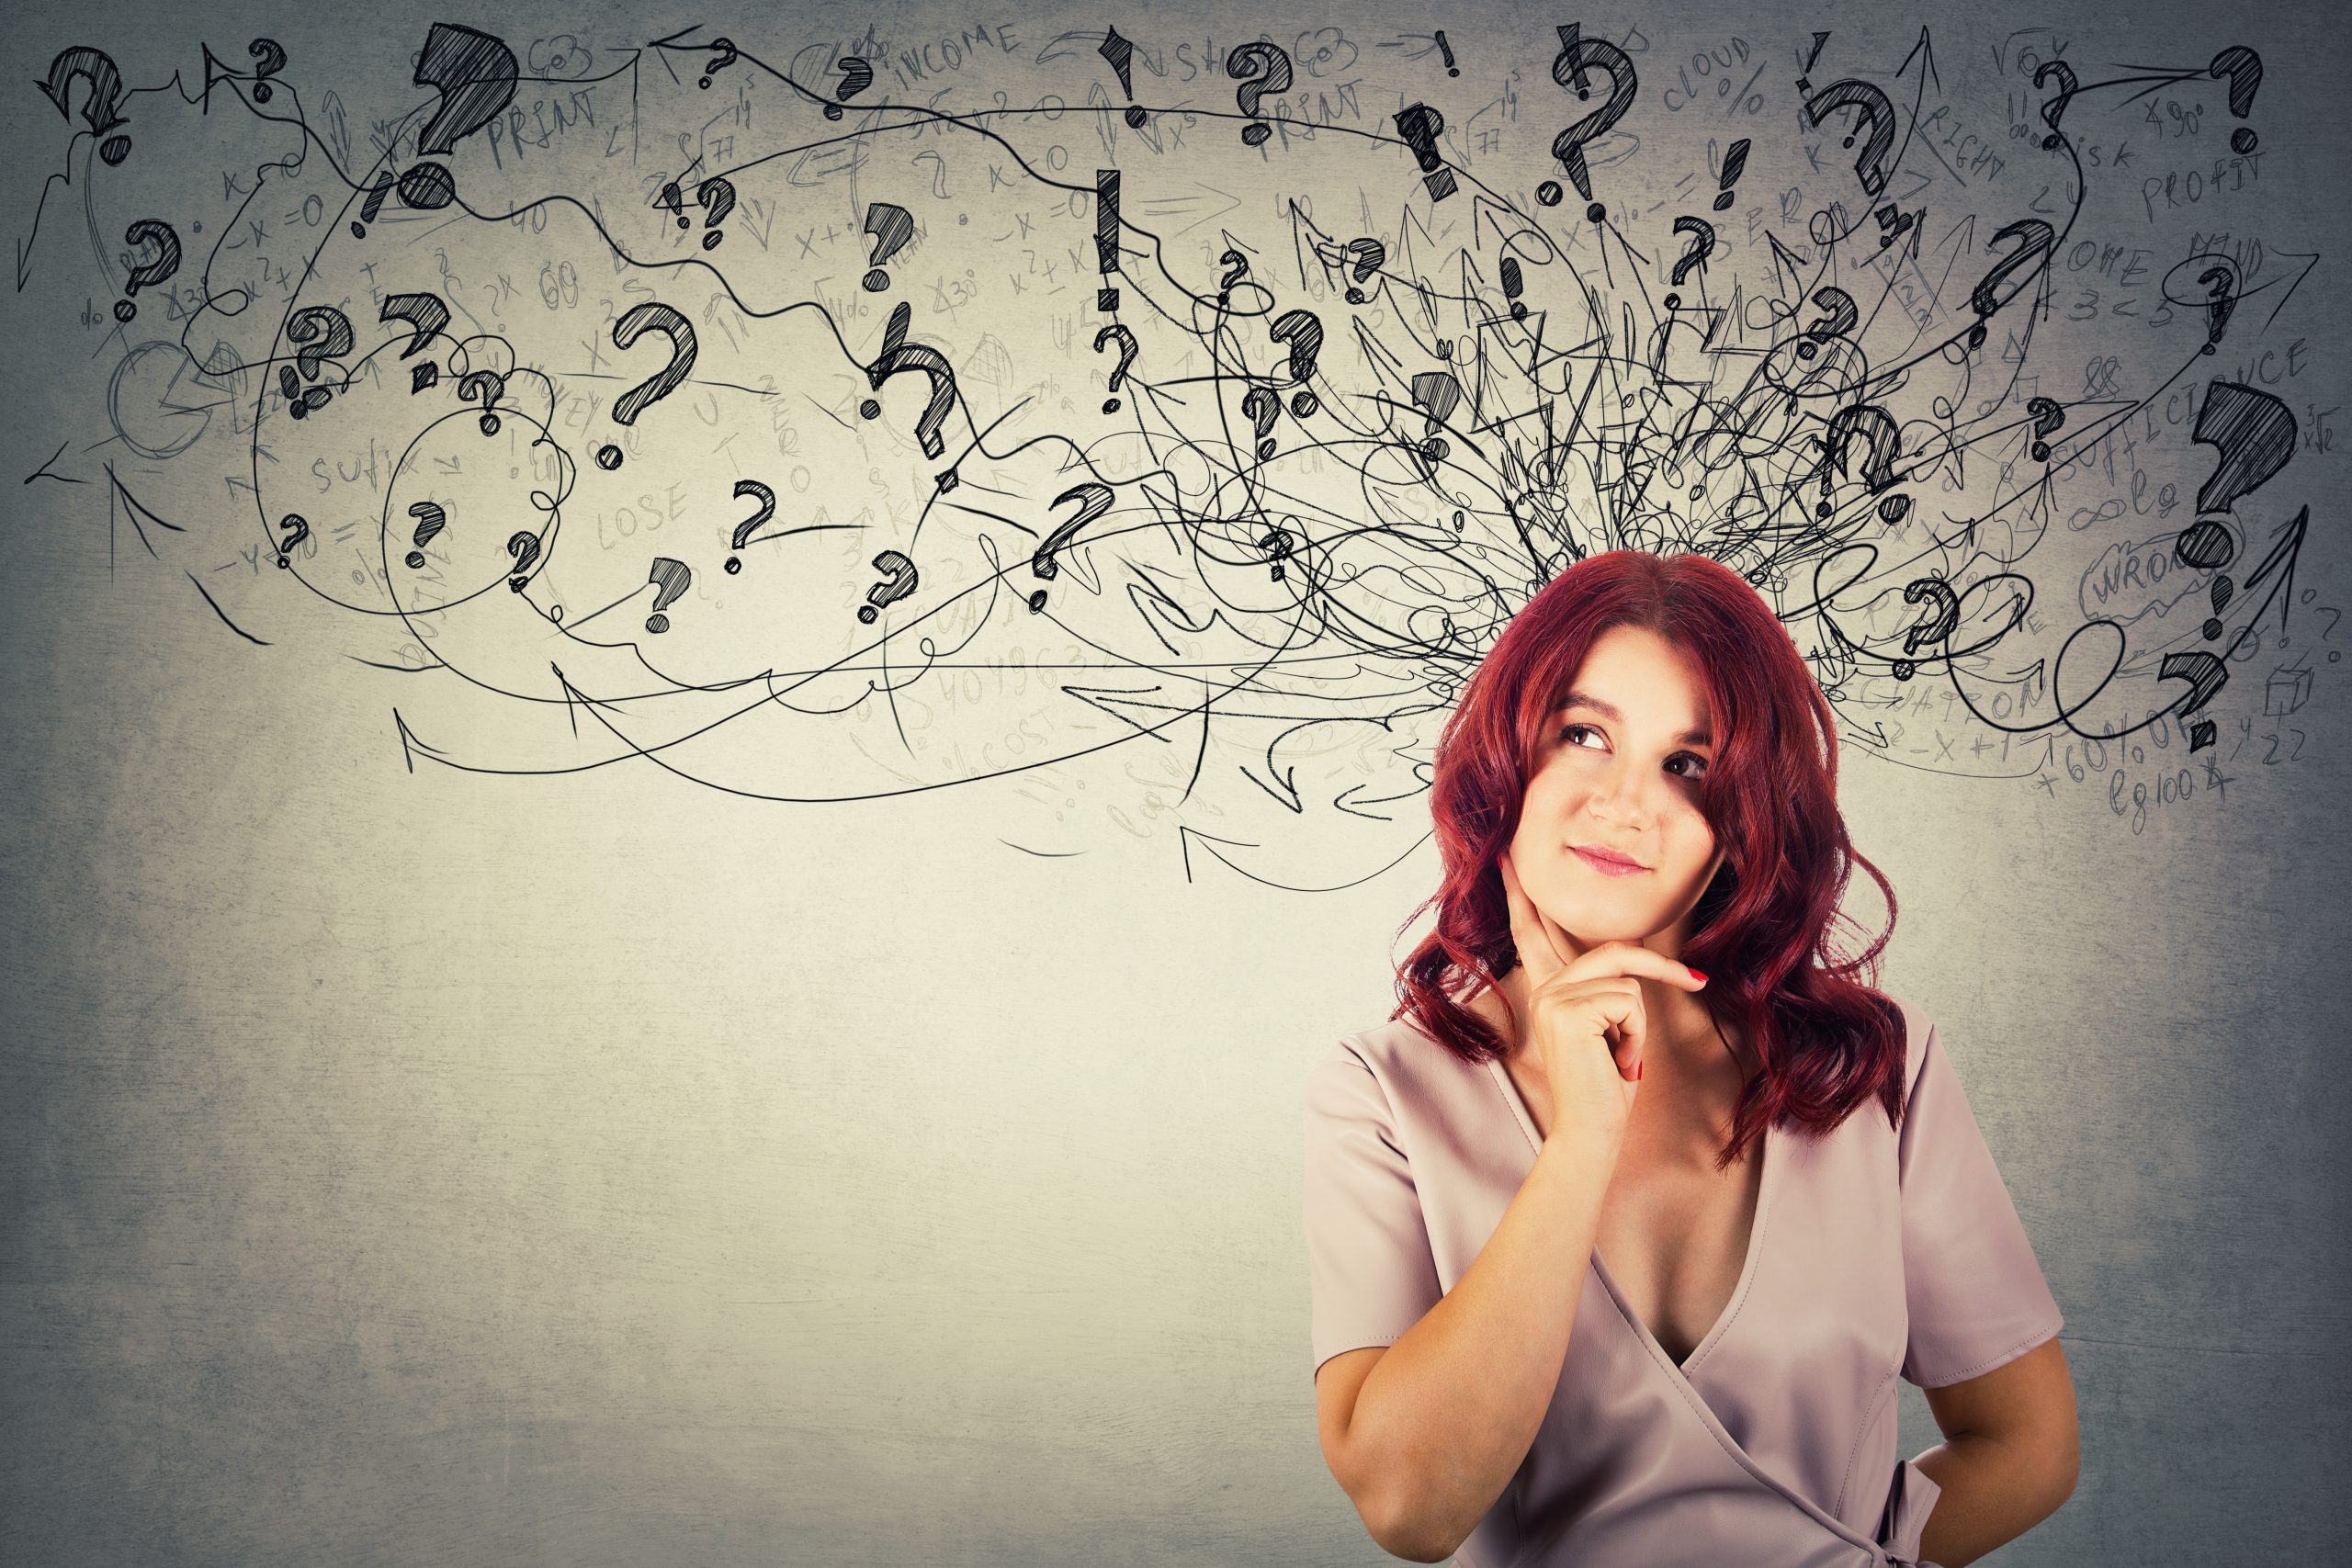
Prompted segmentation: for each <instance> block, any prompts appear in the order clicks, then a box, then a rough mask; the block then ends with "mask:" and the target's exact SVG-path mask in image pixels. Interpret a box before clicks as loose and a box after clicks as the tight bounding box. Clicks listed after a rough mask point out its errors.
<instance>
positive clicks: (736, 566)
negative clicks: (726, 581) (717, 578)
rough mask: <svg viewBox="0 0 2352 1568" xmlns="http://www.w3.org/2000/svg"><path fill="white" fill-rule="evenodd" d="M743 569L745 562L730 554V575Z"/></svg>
mask: <svg viewBox="0 0 2352 1568" xmlns="http://www.w3.org/2000/svg"><path fill="white" fill-rule="evenodd" d="M727 570H728V572H729V575H730V576H731V575H732V574H734V573H736V572H739V571H741V570H743V563H742V562H741V561H740V560H738V559H736V558H734V557H733V556H729V557H728V558H727Z"/></svg>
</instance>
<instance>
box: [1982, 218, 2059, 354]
mask: <svg viewBox="0 0 2352 1568" xmlns="http://www.w3.org/2000/svg"><path fill="white" fill-rule="evenodd" d="M2056 239H2057V232H2056V231H2054V230H2052V228H2051V227H2050V225H2049V224H2047V223H2044V222H2043V221H2042V220H2041V219H2039V218H2020V219H2018V220H2017V221H2016V222H2014V223H2011V224H2007V225H2006V226H2005V227H2003V228H2001V229H1999V230H1997V231H1995V233H1994V235H1993V237H1992V238H1991V239H1990V240H1987V241H1986V242H1985V249H1986V250H1998V249H2000V248H2001V242H2002V241H2004V240H2015V241H2017V242H2018V248H2017V250H2016V251H2015V252H2014V253H2012V254H2009V255H2007V256H2005V257H2003V258H2002V259H2001V262H2000V264H1999V265H1996V266H1995V267H1994V268H1993V270H1992V271H1990V272H1988V273H1986V274H1985V276H1984V279H1983V280H1982V281H1981V282H1979V283H1978V284H1977V285H1976V287H1975V288H1972V289H1970V290H1969V291H1968V303H1969V307H1970V309H1972V310H1974V311H1975V312H1976V322H1975V324H1974V325H1973V326H1972V327H1970V328H1969V329H1968V346H1969V347H1970V348H1972V349H1974V348H1981V347H1983V346H1984V344H1985V321H1988V320H1989V319H1991V317H1992V314H1993V312H1994V311H1996V310H1999V309H2000V308H2001V304H2002V303H2003V302H2001V301H1996V300H1995V299H1994V298H1993V285H1995V284H1996V283H1998V282H2000V281H2001V279H2003V278H2005V277H2007V276H2008V275H2009V274H2011V273H2013V272H2015V271H2017V270H2018V268H2019V267H2021V266H2024V265H2026V264H2027V263H2029V262H2030V261H2031V260H2032V259H2033V258H2034V257H2035V256H2037V255H2041V256H2047V255H2049V254H2050V247H2051V246H2052V244H2053V243H2055V242H2056ZM2012 297H2014V296H2012Z"/></svg>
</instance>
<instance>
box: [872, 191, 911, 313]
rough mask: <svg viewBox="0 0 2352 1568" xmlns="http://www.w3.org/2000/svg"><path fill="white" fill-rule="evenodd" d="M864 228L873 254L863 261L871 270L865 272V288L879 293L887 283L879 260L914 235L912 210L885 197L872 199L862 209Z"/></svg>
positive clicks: (900, 246) (888, 284)
mask: <svg viewBox="0 0 2352 1568" xmlns="http://www.w3.org/2000/svg"><path fill="white" fill-rule="evenodd" d="M865 231H866V232H867V233H869V234H871V235H873V236H874V254H873V256H872V258H871V259H869V260H868V261H867V262H866V265H867V266H869V267H871V268H873V270H872V271H871V272H868V273H867V274H866V275H865V291H866V292H867V293H868V294H879V293H881V292H882V290H884V289H885V288H889V287H890V275H889V274H888V273H887V272H884V271H883V270H882V264H883V263H884V262H886V261H888V260H889V259H890V258H891V257H892V256H894V255H897V254H899V251H900V250H902V249H903V248H905V246H906V243H907V242H908V241H909V240H911V239H913V238H914V234H915V219H914V214H913V213H911V212H909V211H908V210H907V209H905V208H903V207H899V206H896V205H894V204H893V203H890V202H888V201H877V202H875V203H873V204H871V205H870V206H868V207H867V208H866V209H865Z"/></svg>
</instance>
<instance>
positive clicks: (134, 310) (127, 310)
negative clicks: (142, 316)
mask: <svg viewBox="0 0 2352 1568" xmlns="http://www.w3.org/2000/svg"><path fill="white" fill-rule="evenodd" d="M137 314H139V307H138V306H136V305H134V304H132V303H131V302H130V300H128V299H118V300H116V301H115V302H114V319H115V320H116V321H129V320H130V318H131V317H133V316H135V315H137Z"/></svg>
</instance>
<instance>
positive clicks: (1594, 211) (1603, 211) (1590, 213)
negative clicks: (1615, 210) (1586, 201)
mask: <svg viewBox="0 0 2352 1568" xmlns="http://www.w3.org/2000/svg"><path fill="white" fill-rule="evenodd" d="M1584 215H1585V216H1586V217H1587V218H1589V219H1590V220H1592V221H1593V222H1595V223H1598V222H1600V220H1602V219H1604V218H1606V217H1608V216H1609V209H1607V208H1605V207H1603V206H1601V205H1600V203H1599V202H1597V201H1596V202H1594V203H1593V204H1592V205H1591V206H1590V207H1588V208H1586V209H1584Z"/></svg>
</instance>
